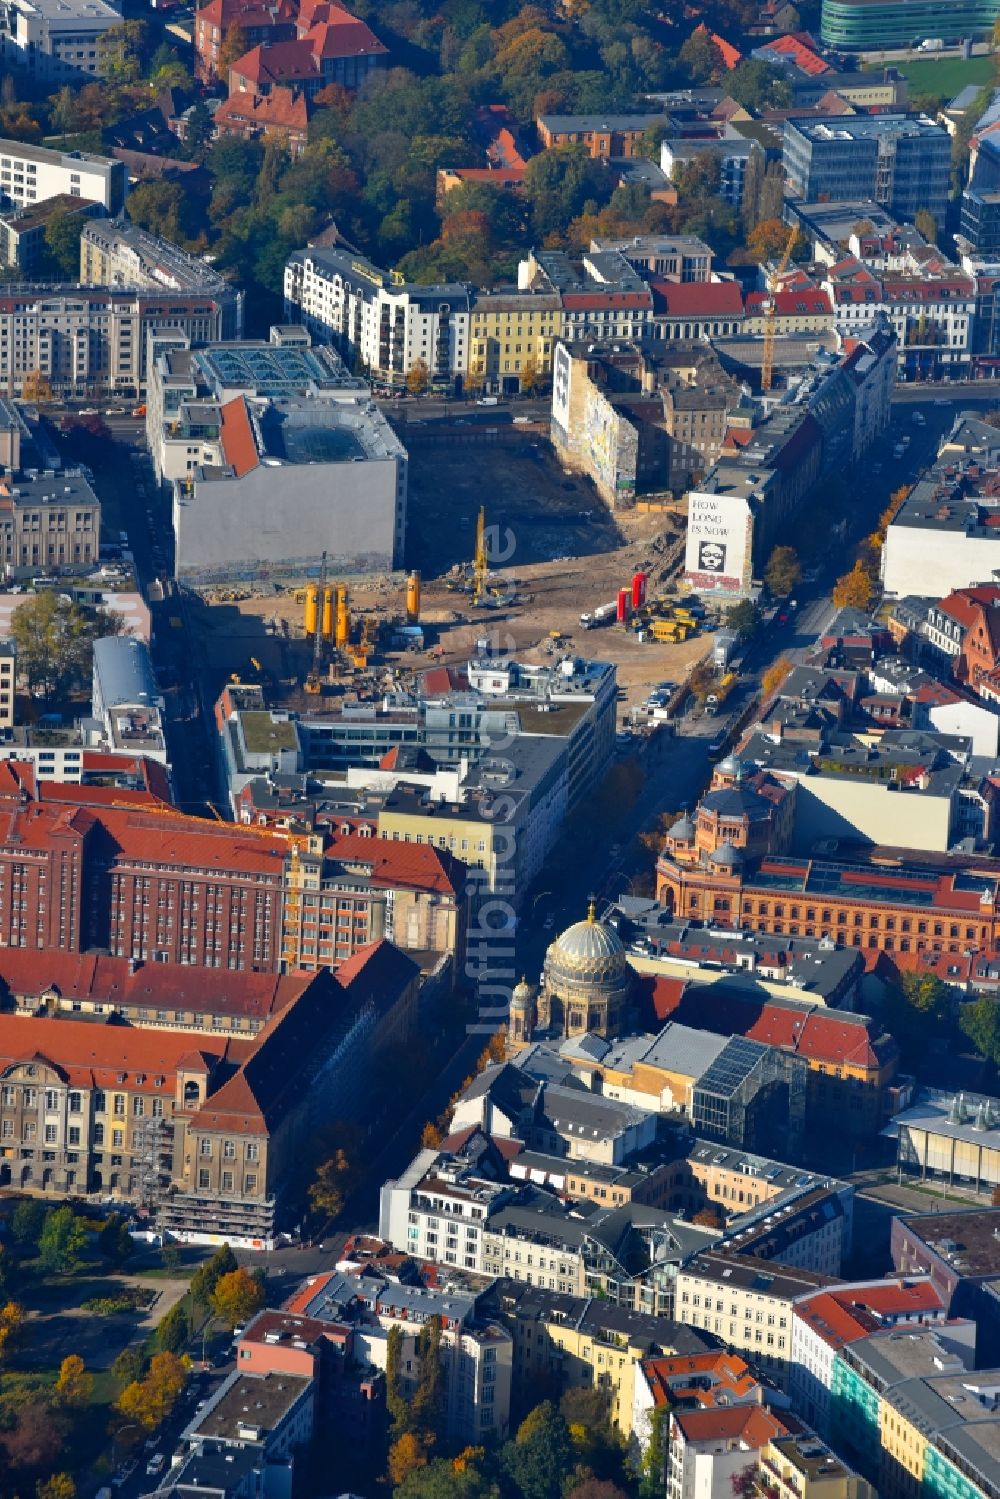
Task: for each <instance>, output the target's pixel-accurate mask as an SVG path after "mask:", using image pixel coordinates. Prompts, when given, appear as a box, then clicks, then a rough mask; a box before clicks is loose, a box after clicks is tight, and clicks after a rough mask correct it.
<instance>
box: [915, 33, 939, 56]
mask: <svg viewBox="0 0 1000 1499" xmlns="http://www.w3.org/2000/svg"><path fill="white" fill-rule="evenodd" d="M917 51H918V52H943V51H944V37H943V36H925V37H924V39H923V41H922V42H921V43H920V46H919V47H918V48H917Z"/></svg>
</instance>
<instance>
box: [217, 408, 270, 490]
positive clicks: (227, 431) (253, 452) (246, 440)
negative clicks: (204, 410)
mask: <svg viewBox="0 0 1000 1499" xmlns="http://www.w3.org/2000/svg"><path fill="white" fill-rule="evenodd" d="M221 436H222V452H223V454H224V456H225V460H226V462H227V463H228V464H230V465H231V466H232V468H233V469H234V470H235V472H236V477H237V479H242V478H243V476H244V474H249V473H250V472H251V470H253V469H255V468H256V467H257V466H258V464H259V462H260V460H259V458H258V457H257V444H256V442H255V440H254V435H253V427H252V426H251V424H250V409H249V407H248V406H247V403H246V398H245V396H236V397H235V399H234V400H232V401H227V402H226V404H225V405H224V406H223V408H222V433H221Z"/></svg>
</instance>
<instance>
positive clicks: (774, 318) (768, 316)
mask: <svg viewBox="0 0 1000 1499" xmlns="http://www.w3.org/2000/svg"><path fill="white" fill-rule="evenodd" d="M798 232H799V231H798V229H796V228H795V227H794V225H793V226H792V228H791V229H790V230H789V232H788V243H787V244H786V245H785V253H784V254H783V255H782V257H781V260H780V261H779V263H778V269H777V270H776V271H775V272H774V273H773V275H771V276H769V277H768V278H767V279H768V291H769V292H770V299H769V301H768V304H767V311H766V312H765V314H764V358H763V361H762V362H761V367H760V388H761V390H763V391H768V390H770V389H771V384H772V381H773V378H774V340H775V336H776V333H777V327H778V289H779V287H780V286H781V278H782V277H783V276H784V274H785V272H786V271H787V270H788V262H789V261H790V260H791V258H792V246H793V245H794V243H795V240H796V237H797V236H798Z"/></svg>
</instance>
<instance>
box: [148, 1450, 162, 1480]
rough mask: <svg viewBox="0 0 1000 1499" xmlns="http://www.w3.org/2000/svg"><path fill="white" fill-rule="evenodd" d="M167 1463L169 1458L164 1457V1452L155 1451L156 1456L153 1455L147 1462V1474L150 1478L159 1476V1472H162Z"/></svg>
mask: <svg viewBox="0 0 1000 1499" xmlns="http://www.w3.org/2000/svg"><path fill="white" fill-rule="evenodd" d="M166 1463H167V1459H166V1458H165V1457H164V1455H163V1453H162V1452H157V1453H155V1454H154V1456H153V1457H151V1458H150V1459H149V1462H148V1463H147V1464H146V1474H147V1476H148V1477H149V1478H156V1477H158V1476H159V1474H160V1473H162V1472H163V1469H164V1468H165V1467H166Z"/></svg>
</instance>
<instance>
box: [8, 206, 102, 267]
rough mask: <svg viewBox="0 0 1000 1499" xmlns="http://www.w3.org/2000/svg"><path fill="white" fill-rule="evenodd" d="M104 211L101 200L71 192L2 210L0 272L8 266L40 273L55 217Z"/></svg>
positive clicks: (87, 215)
mask: <svg viewBox="0 0 1000 1499" xmlns="http://www.w3.org/2000/svg"><path fill="white" fill-rule="evenodd" d="M103 212H104V210H103V208H102V207H101V205H100V203H92V202H91V201H90V200H89V199H88V198H71V197H70V196H69V194H68V193H61V194H60V195H59V196H58V197H56V198H45V199H44V200H43V201H42V202H40V203H27V204H25V205H24V206H23V207H22V206H15V207H13V208H8V209H4V210H3V211H0V272H2V271H3V270H4V269H5V268H8V267H9V268H10V269H11V270H13V271H16V272H19V273H20V275H21V276H22V277H32V276H35V275H37V273H38V268H39V263H40V262H41V261H42V260H43V258H44V257H45V255H46V251H47V249H48V246H47V244H46V240H45V231H46V229H47V228H48V226H49V224H50V223H51V222H52V221H53V220H55V219H61V218H62V217H63V215H64V214H67V213H69V214H78V215H80V216H81V217H84V218H87V217H90V216H91V215H92V214H101V213H103Z"/></svg>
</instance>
